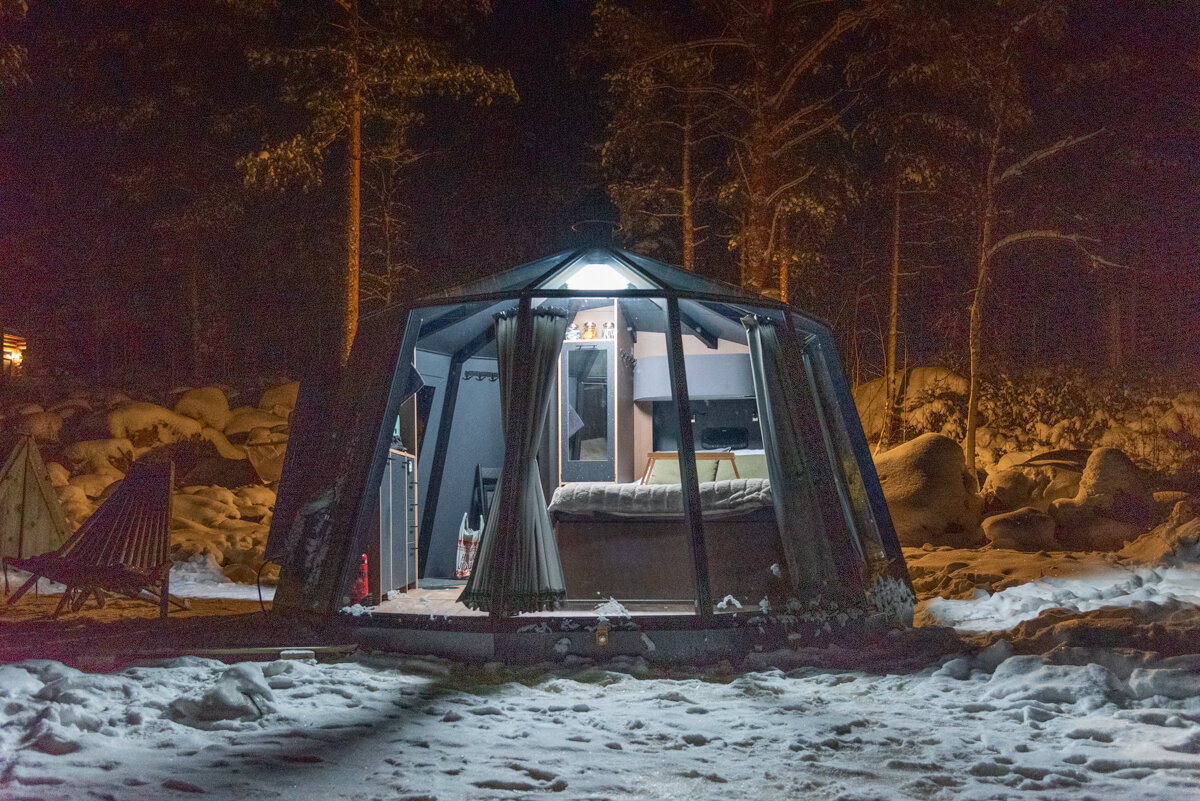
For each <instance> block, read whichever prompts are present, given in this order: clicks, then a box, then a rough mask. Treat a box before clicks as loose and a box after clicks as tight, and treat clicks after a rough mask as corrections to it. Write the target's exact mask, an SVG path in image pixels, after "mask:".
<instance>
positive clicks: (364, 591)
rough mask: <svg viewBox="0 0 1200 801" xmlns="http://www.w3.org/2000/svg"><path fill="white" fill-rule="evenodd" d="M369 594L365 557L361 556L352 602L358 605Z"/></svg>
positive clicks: (364, 555)
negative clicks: (360, 565)
mask: <svg viewBox="0 0 1200 801" xmlns="http://www.w3.org/2000/svg"><path fill="white" fill-rule="evenodd" d="M370 592H371V588H370V586H369V585H368V583H367V555H366V554H365V553H364V554H363V555H362V567H361V568H359V571H358V578H357V579H356V580H355V581H354V602H355V603H358V602H359V601H361V600H362V599H363V598H366V597H367V595H369V594H370Z"/></svg>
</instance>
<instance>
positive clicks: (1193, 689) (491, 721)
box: [0, 562, 1200, 801]
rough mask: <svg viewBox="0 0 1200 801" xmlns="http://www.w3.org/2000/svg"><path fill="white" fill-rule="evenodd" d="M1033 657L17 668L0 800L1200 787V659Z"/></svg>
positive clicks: (1046, 586) (1133, 601)
mask: <svg viewBox="0 0 1200 801" xmlns="http://www.w3.org/2000/svg"><path fill="white" fill-rule="evenodd" d="M201 568H202V566H201V565H200V564H199V563H198V562H197V563H195V564H194V571H195V573H196V575H197V576H198V577H199V578H201V579H202V581H201V582H200V584H202V585H204V586H206V587H208V588H209V589H211V588H212V587H215V586H219V585H218V584H217V583H216V582H215V580H214V579H213V577H212V576H211V575H208V574H207V573H206V572H205V571H204V570H203V569H201ZM209 572H211V571H209ZM205 582H207V583H205ZM1198 595H1200V569H1196V567H1195V566H1191V565H1185V566H1184V567H1178V568H1158V569H1151V568H1121V567H1119V566H1114V567H1112V568H1110V569H1108V570H1107V571H1100V572H1095V573H1091V574H1088V575H1085V576H1079V577H1068V578H1064V577H1047V578H1043V579H1038V580H1036V581H1033V582H1029V583H1026V584H1021V585H1018V586H1015V587H1011V588H1008V589H1006V590H1002V591H1000V592H997V593H995V594H994V595H991V596H986V594H983V593H981V597H979V598H977V599H974V600H966V601H949V600H944V599H932V600H930V601H927V602H926V605H927V614H928V615H930V616H931V617H933V618H937V619H939V620H941V621H943V622H945V623H952V624H954V625H955V626H958V627H959V628H960V629H964V630H973V631H985V630H986V631H996V630H1000V629H1005V628H1006V627H1009V626H1011V625H1013V623H1014V622H1017V621H1020V620H1028V619H1029V618H1032V617H1034V616H1036V615H1037V614H1038V612H1040V611H1042V610H1043V609H1045V608H1048V607H1051V606H1054V607H1064V608H1068V609H1073V610H1078V611H1080V612H1087V611H1088V610H1092V609H1095V608H1098V607H1101V606H1130V605H1133V606H1140V607H1142V608H1146V607H1154V606H1156V605H1157V606H1162V607H1164V608H1168V607H1171V608H1177V607H1178V606H1179V605H1180V604H1183V605H1187V604H1197V603H1200V598H1198V597H1197V596H1198ZM1010 635H1011V632H1010ZM910 636H912V635H906V634H902V633H900V632H897V636H896V638H895V639H896V640H897V642H898V643H900V642H901V641H902V640H904V639H905V638H907V637H910ZM1197 645H1198V648H1197V650H1198V651H1200V643H1198V644H1197ZM837 650H838V648H837V646H834V648H833V651H835V652H836V651H837ZM901 650H904V651H905V652H906V653H908V654H909V655H911V653H912V648H911V643H909V644H908V647H907V648H903V649H902V648H900V647H898V648H897V652H900V651H901ZM1020 650H1021V648H1020V643H1019V642H1014V643H1012V644H1010V643H1009V642H1008V641H1006V640H1000V641H998V642H996V643H995V644H994V645H992V646H990V647H988V648H986V649H984V650H983V651H980V652H978V653H974V654H969V653H959V654H951V655H948V656H946V655H933V652H931V655H930V656H929V657H928V659H927V660H925V663H924V664H923V665H921V666H919V667H916V668H912V669H908V668H905V669H898V668H896V667H894V666H895V665H898V664H899V661H898V660H894V661H893V660H889V658H888V649H887V648H886V647H885V648H883V649H882V651H880V652H878V653H875V654H874V655H873V656H870V657H868V658H867V659H866V660H863V659H859V660H857V662H858V664H860V665H864V669H858V670H836V669H830V668H822V667H799V668H796V667H795V665H796V664H798V663H799V662H802V661H803V660H804V655H803V654H801V655H799V656H798V655H796V654H793V653H780V654H775V655H754V656H753V657H752V658H751V659H750V660H748V661H747V663H746V664H744V665H742V666H740V668H739V669H735V668H733V667H731V666H729V665H720V666H715V667H709V668H705V669H696V670H687V671H683V670H679V669H672V670H670V671H667V670H665V669H661V668H657V667H654V666H652V665H648V664H647V663H646V662H645V661H644V660H642V659H641V658H622V659H618V660H615V661H614V662H611V663H609V664H606V665H593V664H590V663H585V662H577V663H574V664H568V665H566V666H542V667H540V668H530V669H520V670H515V669H509V668H505V667H503V666H499V665H489V666H484V667H467V666H463V665H456V664H453V663H450V662H445V661H441V660H434V659H417V658H404V657H399V656H389V657H384V656H370V655H360V656H358V657H356V658H354V659H352V660H349V661H345V662H342V663H335V664H318V663H316V662H315V661H312V660H305V659H297V660H291V659H289V660H279V661H276V662H270V663H254V662H246V663H241V664H237V665H232V666H231V665H227V664H224V663H222V662H219V661H215V660H209V659H200V658H196V657H184V658H181V659H174V660H169V661H162V662H155V663H146V664H143V665H140V666H136V667H129V668H126V669H124V670H121V671H117V672H115V673H111V674H90V673H82V672H79V671H76V670H74V669H72V668H68V667H65V666H63V665H61V664H60V663H57V662H51V661H45V660H34V661H27V662H21V663H16V664H12V665H6V666H2V667H0V710H2V714H0V797H3V798H5V799H21V798H39V799H77V798H85V797H86V798H119V799H160V798H171V797H180V798H183V797H187V796H188V795H192V796H195V797H207V798H219V799H223V798H229V799H234V798H238V799H240V798H256V799H258V798H286V799H318V798H319V799H343V798H344V799H373V798H407V799H418V798H439V799H463V798H472V799H474V798H532V797H536V796H540V795H543V794H546V793H551V794H559V793H561V795H560V796H559V797H564V798H614V799H621V798H629V799H641V798H661V799H676V798H679V799H685V798H686V799H689V801H693V800H698V799H707V798H713V799H718V798H719V799H726V798H754V799H795V798H830V799H832V798H839V799H910V798H911V799H937V800H941V799H972V800H974V799H993V798H995V799H1001V798H1006V799H1013V798H1031V799H1033V798H1037V799H1085V798H1094V799H1164V800H1168V799H1169V800H1170V801H1175V800H1176V799H1185V798H1200V654H1194V655H1185V656H1174V657H1169V658H1160V657H1158V656H1157V655H1155V654H1153V653H1147V652H1138V651H1130V650H1126V649H1120V648H1107V649H1085V648H1066V647H1060V648H1057V649H1055V650H1053V651H1051V652H1049V653H1047V654H1035V655H1014V654H1015V653H1017V652H1019V651H1020ZM847 653H849V651H847ZM843 655H844V654H843ZM296 656H303V654H296ZM776 665H777V666H780V667H779V668H777V667H774V666H776ZM891 671H895V672H891Z"/></svg>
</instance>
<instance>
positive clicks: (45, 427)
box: [0, 382, 299, 582]
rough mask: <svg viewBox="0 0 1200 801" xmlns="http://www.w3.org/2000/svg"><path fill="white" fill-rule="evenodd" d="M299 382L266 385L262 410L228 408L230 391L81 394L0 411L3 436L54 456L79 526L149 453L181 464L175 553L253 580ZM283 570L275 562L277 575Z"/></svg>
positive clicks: (59, 486)
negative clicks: (164, 397)
mask: <svg viewBox="0 0 1200 801" xmlns="http://www.w3.org/2000/svg"><path fill="white" fill-rule="evenodd" d="M298 388H299V384H298V383H297V382H287V383H284V384H281V385H278V386H274V387H271V388H268V389H267V390H265V391H264V392H263V393H262V395H261V398H260V400H259V402H258V405H257V406H239V407H235V408H230V404H229V398H230V397H231V395H232V394H233V390H231V389H228V388H222V387H215V386H213V387H200V388H196V389H182V390H177V391H175V392H173V393H171V394H172V395H173V396H174V402H173V403H171V404H161V405H160V404H157V403H152V402H149V401H146V400H134V399H132V398H130V397H129V396H128V395H126V394H124V393H120V392H116V391H113V390H104V389H102V390H93V391H75V392H72V393H71V394H70V395H68V396H67V397H66V398H63V399H61V400H59V401H57V402H54V403H50V404H47V405H45V406H42V405H39V404H33V403H22V404H18V405H15V406H12V407H9V408H7V409H4V410H3V414H0V435H15V434H31V435H32V436H33V437H34V438H35V439H36V440H37V441H38V444H39V447H40V448H41V451H42V454H43V457H44V458H45V460H46V462H47V470H48V471H49V474H50V480H51V483H52V484H53V485H54V487H55V488H56V491H57V493H58V496H59V500H60V502H61V503H62V506H63V511H64V514H65V516H66V518H67V521H68V523H69V524H71V525H72V526H74V527H78V526H79V525H80V524H82V523H83V521H84V520H86V519H87V518H88V516H90V515H91V514H92V513H93V512H94V511H95V510H96V508H97V507H98V506H99V505H100V503H102V502H103V501H104V500H105V499H106V498H107V497H108V496H109V495H111V494H112V493H113V492H114V491H115V490H116V488H117V486H118V485H119V482H120V481H121V479H123V478H124V476H125V472H126V471H127V470H128V469H129V465H130V464H131V463H133V462H134V461H136V460H137V459H140V458H142V457H143V456H145V455H146V454H148V453H151V452H152V451H153V452H156V453H164V454H165V455H168V456H169V457H170V458H171V459H172V460H173V461H174V463H175V478H176V486H177V487H178V488H179V489H178V491H177V492H176V493H175V496H174V498H173V501H172V503H173V506H172V521H171V534H172V546H173V556H174V558H175V559H176V560H177V561H178V562H180V563H186V562H187V561H188V560H190V559H192V558H193V557H196V556H199V557H204V558H206V559H208V558H211V559H213V560H216V562H217V563H218V564H220V565H221V568H222V571H223V573H224V575H225V576H227V577H228V578H231V579H233V580H235V581H242V582H252V581H254V579H255V576H256V574H257V573H258V570H259V568H260V567H261V566H262V554H263V548H264V547H265V545H266V536H267V531H268V529H269V527H270V521H271V511H272V509H273V508H274V505H275V491H274V487H275V485H276V482H277V481H278V479H279V470H280V468H281V466H282V460H283V453H284V450H285V449H286V447H287V434H288V419H289V417H290V415H291V411H292V408H293V407H294V406H295V404H296V397H297V392H298ZM275 575H277V568H276V567H275V566H273V565H268V566H267V567H266V569H265V570H264V571H263V577H264V578H265V579H266V580H271V579H272V578H273V577H274V576H275Z"/></svg>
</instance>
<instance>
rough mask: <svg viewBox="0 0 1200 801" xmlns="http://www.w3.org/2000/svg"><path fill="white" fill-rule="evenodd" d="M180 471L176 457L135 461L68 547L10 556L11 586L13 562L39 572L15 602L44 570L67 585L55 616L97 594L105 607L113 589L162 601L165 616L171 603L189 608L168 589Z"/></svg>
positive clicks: (15, 596)
mask: <svg viewBox="0 0 1200 801" xmlns="http://www.w3.org/2000/svg"><path fill="white" fill-rule="evenodd" d="M174 477H175V466H174V464H173V463H171V462H154V463H142V462H135V463H134V464H133V465H132V466H131V467H130V469H129V473H128V475H126V476H125V479H124V480H123V481H122V482H121V486H120V487H118V488H117V491H116V492H114V493H113V494H112V495H111V496H110V497H109V498H108V500H106V501H105V502H104V503H102V504H100V508H99V509H97V510H96V511H95V513H94V514H93V515H92V516H91V517H89V518H88V519H87V522H85V523H84V524H83V525H82V526H80V527H79V530H78V531H76V532H75V534H74V535H73V536H72V537H71V538H70V539H69V540H67V541H66V542H65V543H63V545H62V547H60V548H59V549H57V550H55V551H51V552H50V553H46V554H42V555H41V556H32V557H29V558H27V559H17V558H13V557H5V558H4V590H5V592H7V591H8V566H9V565H12V566H14V567H17V568H20V569H21V570H25V571H28V572H29V573H32V574H33V575H32V576H31V577H30V579H29V580H28V581H26V582H25V583H24V584H22V585H21V587H20V588H19V589H18V590H17V591H16V592H15V593H14V594H13V596H12V597H11V598H10V599H9V601H8V602H9V604H14V603H16V602H17V601H18V600H19V599H20V598H21V596H23V595H24V594H25V593H26V592H28V591H29V590H30V589H32V588H33V586H34V585H35V584H36V583H37V580H38V579H39V578H41V577H43V576H44V577H45V578H48V579H50V580H51V581H57V582H59V583H60V584H65V585H66V586H67V589H66V591H65V592H64V593H63V597H62V600H61V601H60V602H59V604H58V608H57V609H55V610H54V616H55V617H58V616H59V614H61V613H62V611H63V609H65V608H68V607H69V608H70V609H71V611H78V610H79V609H81V608H82V607H83V605H84V603H85V602H86V601H87V599H88V598H89V597H92V596H94V597H95V599H96V603H97V605H98V606H101V607H103V606H104V599H105V596H106V594H108V593H113V594H120V595H125V596H127V597H129V598H133V599H140V600H147V601H151V602H156V603H158V605H159V610H160V612H161V616H162V617H164V618H165V617H166V616H167V607H168V605H169V604H172V603H173V604H175V605H176V606H178V607H179V608H181V609H187V608H188V604H187V602H186V601H184V600H181V599H179V598H175V597H174V596H172V595H170V594H168V592H167V590H168V588H169V586H170V570H171V559H170V557H169V556H168V553H167V552H168V547H169V545H170V537H169V534H168V528H169V526H170V522H171V489H172V485H173V483H174Z"/></svg>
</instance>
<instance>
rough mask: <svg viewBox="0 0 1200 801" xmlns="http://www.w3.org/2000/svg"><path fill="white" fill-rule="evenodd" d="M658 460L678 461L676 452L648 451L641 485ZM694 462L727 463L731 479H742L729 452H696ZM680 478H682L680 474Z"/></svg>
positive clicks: (718, 466) (734, 458) (735, 459)
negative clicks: (730, 468)
mask: <svg viewBox="0 0 1200 801" xmlns="http://www.w3.org/2000/svg"><path fill="white" fill-rule="evenodd" d="M659 459H662V460H664V461H672V462H677V461H679V454H678V453H677V452H676V451H650V453H648V454H647V455H646V470H645V472H643V473H642V483H643V484H645V483H646V481H647V480H648V479H649V478H650V473H652V472H653V471H654V463H655V462H657V461H658V460H659ZM696 461H697V462H704V461H708V462H729V466H730V467H732V468H733V477H734V478H741V477H742V476H741V474H740V473H738V469H737V458H736V457H735V456H734V455H733V454H732V453H730V452H729V451H696ZM717 469H718V470H719V469H721V466H720V465H717ZM680 476H681V477H682V473H681V474H680Z"/></svg>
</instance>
